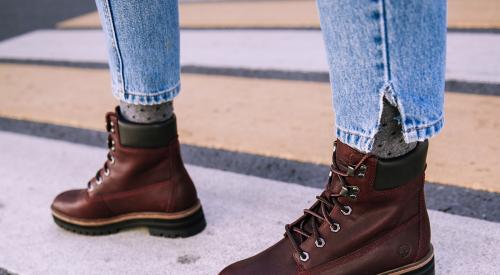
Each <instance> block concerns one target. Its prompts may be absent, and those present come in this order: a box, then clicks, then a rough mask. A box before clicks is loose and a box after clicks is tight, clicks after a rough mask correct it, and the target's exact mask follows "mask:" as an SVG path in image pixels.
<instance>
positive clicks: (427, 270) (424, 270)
mask: <svg viewBox="0 0 500 275" xmlns="http://www.w3.org/2000/svg"><path fill="white" fill-rule="evenodd" d="M378 275H435V266H434V249H433V247H432V245H431V250H430V251H429V253H427V255H426V256H425V257H424V258H422V259H421V260H420V261H418V262H415V263H412V264H409V265H406V266H403V267H400V268H396V269H393V270H390V271H387V272H383V273H380V274H378Z"/></svg>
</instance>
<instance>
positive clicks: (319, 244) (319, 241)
mask: <svg viewBox="0 0 500 275" xmlns="http://www.w3.org/2000/svg"><path fill="white" fill-rule="evenodd" d="M314 244H315V245H316V247H323V246H325V244H326V241H325V239H323V238H318V239H317V240H315V241H314Z"/></svg>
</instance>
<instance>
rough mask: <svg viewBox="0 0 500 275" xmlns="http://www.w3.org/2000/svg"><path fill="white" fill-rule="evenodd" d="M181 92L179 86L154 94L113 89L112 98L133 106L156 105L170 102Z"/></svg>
mask: <svg viewBox="0 0 500 275" xmlns="http://www.w3.org/2000/svg"><path fill="white" fill-rule="evenodd" d="M180 90H181V85H180V84H177V85H175V86H174V87H172V88H169V89H166V90H162V91H159V92H155V93H135V92H134V93H133V92H127V91H123V90H122V89H115V88H113V91H112V93H113V96H114V97H116V98H117V99H118V100H120V101H123V102H126V103H128V104H134V105H157V104H162V103H165V102H168V101H172V100H173V99H174V98H175V97H176V96H177V95H178V94H179V93H180Z"/></svg>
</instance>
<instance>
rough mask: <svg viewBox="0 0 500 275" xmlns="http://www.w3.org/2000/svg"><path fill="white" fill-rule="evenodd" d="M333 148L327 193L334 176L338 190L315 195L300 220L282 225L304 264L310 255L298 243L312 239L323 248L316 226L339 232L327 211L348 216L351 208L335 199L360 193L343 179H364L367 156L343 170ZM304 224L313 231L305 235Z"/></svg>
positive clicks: (323, 241)
mask: <svg viewBox="0 0 500 275" xmlns="http://www.w3.org/2000/svg"><path fill="white" fill-rule="evenodd" d="M335 147H336V146H335V144H334V153H333V161H332V165H331V166H330V174H329V177H328V183H327V190H328V189H329V188H330V187H331V185H332V184H333V182H334V177H336V178H337V179H338V182H339V184H340V185H341V191H340V192H339V193H332V194H328V192H326V191H324V192H323V193H322V194H321V195H320V196H316V200H317V201H316V203H314V204H313V206H312V207H311V208H309V209H304V215H303V216H302V217H300V218H299V219H298V220H297V221H296V222H294V223H293V224H287V225H286V226H285V232H286V235H287V237H288V239H289V240H290V242H291V243H292V246H293V248H294V249H295V251H296V252H297V254H298V255H299V259H300V260H301V261H303V262H307V261H308V260H309V253H307V252H306V251H303V250H302V249H301V247H300V244H301V243H302V242H304V241H305V240H306V239H308V238H311V237H313V238H314V240H315V242H314V243H315V245H316V247H318V248H321V247H323V246H325V244H326V242H325V239H324V238H322V237H321V235H320V233H319V226H320V225H321V224H322V223H323V222H326V223H327V224H328V225H329V227H330V231H331V232H332V233H337V232H339V231H340V224H339V223H337V222H336V221H334V220H333V219H332V218H331V217H330V212H331V211H332V210H333V208H334V207H339V208H340V212H341V213H342V214H343V215H345V216H349V215H350V214H351V213H352V208H351V207H350V206H348V205H343V204H342V203H340V202H339V200H338V199H339V198H340V197H346V198H349V199H351V200H355V199H356V198H357V194H358V193H359V188H358V187H357V186H354V185H348V184H347V183H346V178H347V177H353V176H359V177H363V176H364V174H365V172H366V165H364V162H365V160H366V159H367V158H369V157H370V155H368V154H367V155H365V156H363V158H362V159H361V160H360V161H359V162H358V163H357V164H356V165H355V166H348V167H347V171H342V170H340V168H339V167H338V165H337V162H336V158H335ZM306 224H309V225H310V229H311V230H310V231H312V232H308V230H306V229H305V228H304V227H305V225H306ZM296 237H297V238H296Z"/></svg>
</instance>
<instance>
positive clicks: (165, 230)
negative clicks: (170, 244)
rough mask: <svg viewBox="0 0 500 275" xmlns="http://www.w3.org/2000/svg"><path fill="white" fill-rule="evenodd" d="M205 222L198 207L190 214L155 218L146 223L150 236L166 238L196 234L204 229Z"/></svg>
mask: <svg viewBox="0 0 500 275" xmlns="http://www.w3.org/2000/svg"><path fill="white" fill-rule="evenodd" d="M206 225H207V223H206V221H205V215H204V214H203V210H202V209H201V208H200V209H199V210H198V211H196V212H195V213H194V214H192V215H191V216H188V217H185V218H182V219H176V220H155V221H154V222H153V223H151V224H150V225H148V229H149V234H150V235H151V236H158V237H167V238H177V237H181V238H186V237H190V236H193V235H196V234H198V233H200V232H201V231H203V229H205V227H206Z"/></svg>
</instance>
